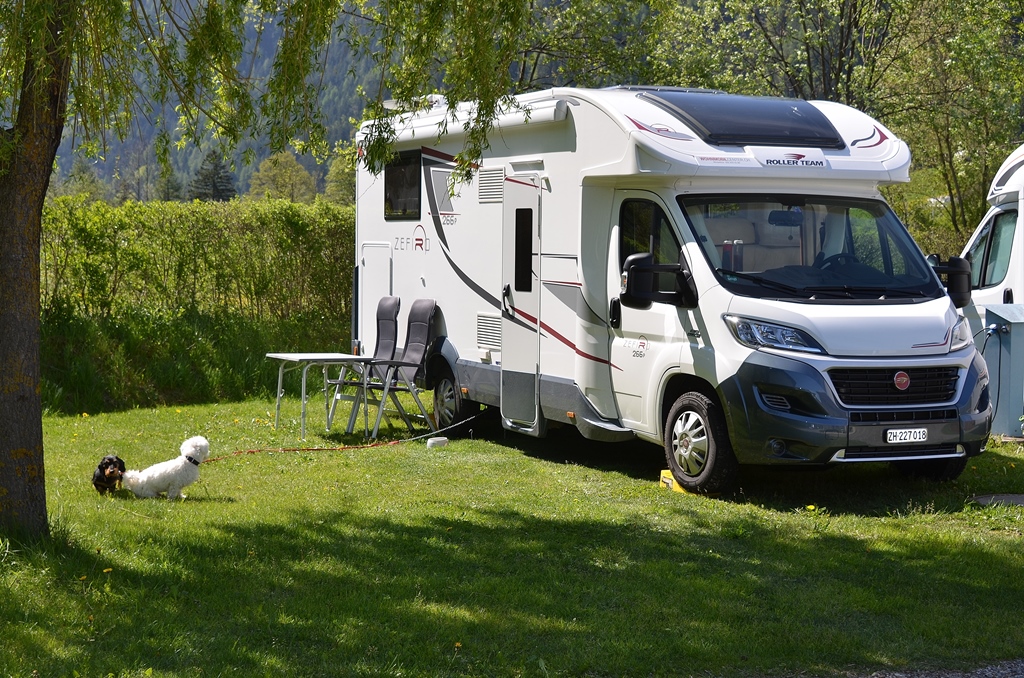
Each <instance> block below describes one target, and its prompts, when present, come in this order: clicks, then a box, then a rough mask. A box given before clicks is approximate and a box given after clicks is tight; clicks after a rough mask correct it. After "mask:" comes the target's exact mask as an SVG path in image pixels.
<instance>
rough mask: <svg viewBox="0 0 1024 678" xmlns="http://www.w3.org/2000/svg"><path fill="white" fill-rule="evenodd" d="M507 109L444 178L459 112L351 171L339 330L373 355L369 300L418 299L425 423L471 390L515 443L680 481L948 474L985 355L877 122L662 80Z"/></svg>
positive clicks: (433, 118)
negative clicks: (373, 167) (432, 303)
mask: <svg viewBox="0 0 1024 678" xmlns="http://www.w3.org/2000/svg"><path fill="white" fill-rule="evenodd" d="M518 102H519V106H518V107H517V108H516V109H515V110H510V111H509V112H508V113H507V114H506V115H503V116H501V117H500V118H499V119H498V121H497V125H496V127H495V129H494V130H493V132H492V134H491V136H490V137H489V144H490V147H489V149H488V150H487V151H486V153H485V155H484V157H483V158H482V159H481V161H480V163H479V166H478V167H476V169H475V171H474V175H473V178H472V181H471V182H470V183H468V184H462V185H458V186H454V187H453V188H454V190H453V191H452V190H450V188H451V186H450V178H451V175H452V170H453V167H454V163H455V155H456V154H457V153H458V152H459V151H460V150H461V148H462V145H463V142H464V137H463V136H462V135H463V132H462V122H461V121H463V120H466V119H468V116H469V115H470V113H471V111H472V106H471V105H468V104H467V105H460V107H459V109H458V112H457V114H458V116H459V121H457V122H450V123H449V124H447V125H446V126H445V125H444V123H445V114H446V107H445V106H444V105H438V106H436V107H434V108H432V109H430V110H424V111H423V112H420V113H417V114H414V115H409V116H405V117H402V118H400V119H398V120H397V126H396V129H397V132H398V137H397V143H396V151H397V154H396V156H395V158H394V160H393V162H391V163H390V164H389V165H388V166H387V168H386V169H384V171H383V172H382V173H381V174H380V175H373V174H371V173H370V172H368V171H367V170H366V168H365V167H361V168H360V170H359V172H358V175H357V184H356V192H357V196H358V198H357V210H356V257H357V262H356V263H357V267H358V270H357V274H356V275H357V277H356V288H357V317H356V319H355V323H354V325H355V326H354V337H355V338H356V340H357V342H359V343H360V344H361V345H362V346H373V343H374V336H373V333H374V311H375V308H376V304H377V301H378V300H379V299H380V298H381V297H382V296H383V295H388V294H391V295H396V296H399V297H401V299H402V300H403V302H404V303H403V308H407V305H406V304H408V303H410V302H411V301H412V300H414V299H416V298H421V297H429V298H433V299H435V300H436V302H437V305H438V308H439V309H440V317H439V318H438V322H437V327H436V332H435V333H436V336H437V339H436V341H435V342H434V344H433V347H432V350H431V352H430V354H431V358H430V360H429V362H428V363H427V368H426V370H425V374H422V375H421V378H422V379H423V381H424V382H426V385H427V386H429V387H433V388H434V401H435V411H436V412H437V413H438V417H439V419H440V420H441V424H442V425H448V424H450V423H457V422H459V421H461V420H462V419H464V418H465V417H466V416H468V415H469V414H470V413H472V412H474V411H476V409H477V408H478V404H484V405H488V406H494V407H497V408H499V409H500V413H501V418H502V421H503V423H504V426H505V427H506V428H508V429H511V430H515V431H520V432H523V433H526V434H529V435H535V436H541V435H544V433H545V431H546V429H547V427H548V426H549V425H551V424H561V425H572V426H575V427H576V428H577V429H578V430H579V432H580V433H581V434H582V435H583V436H584V437H586V438H589V439H595V440H604V441H619V440H626V439H631V438H634V437H639V438H641V439H643V440H647V441H650V442H653V443H656V444H659V445H663V446H664V448H665V452H666V458H667V461H668V464H669V466H670V468H671V469H672V472H673V474H674V476H675V478H676V479H677V480H678V481H679V483H680V484H681V485H682V486H683V487H685V488H687V489H690V490H693V491H700V492H717V491H721V490H723V489H726V488H728V487H729V486H730V485H732V484H733V483H734V481H735V480H736V477H737V472H738V465H739V464H782V465H790V466H794V467H796V466H811V465H827V464H844V463H853V462H878V461H883V462H893V463H895V464H896V465H897V466H898V467H900V468H901V469H902V470H904V471H905V472H907V473H910V474H913V475H919V476H925V477H932V478H937V479H944V478H951V477H955V476H956V475H958V474H959V473H960V472H961V471H962V470H963V468H964V465H965V463H966V462H965V460H966V458H967V457H969V456H972V455H976V454H980V453H981V452H982V451H983V450H984V445H985V442H986V440H987V437H988V432H989V425H990V416H991V406H990V404H989V398H988V376H987V372H986V368H985V363H984V361H983V360H982V359H981V357H980V356H979V354H978V353H977V351H976V350H975V347H974V344H973V342H972V338H971V333H970V331H968V328H967V325H966V324H965V323H964V322H962V319H961V317H960V316H959V315H958V313H957V306H956V305H954V303H953V301H952V300H951V296H950V295H947V292H946V290H945V289H944V288H943V286H942V283H941V281H940V278H939V276H938V275H937V273H936V271H935V270H933V268H932V267H930V266H929V265H928V264H927V262H926V261H925V259H924V257H923V256H922V254H921V252H920V250H919V249H918V248H917V246H916V245H915V244H914V242H913V240H912V239H911V238H910V236H909V234H908V233H907V231H906V229H905V228H904V227H903V225H902V224H901V223H900V222H899V220H898V219H897V218H896V216H895V215H894V214H893V212H892V211H891V210H890V208H889V207H888V206H887V205H886V204H885V202H883V200H882V198H881V196H880V194H879V191H878V187H879V185H880V184H885V183H888V182H896V181H906V180H907V179H908V167H909V164H910V152H909V150H908V149H907V146H906V145H905V144H904V143H903V142H902V141H900V140H899V139H897V138H896V137H895V135H893V133H892V132H890V131H889V130H888V129H886V128H885V127H883V126H882V125H881V124H879V123H878V122H876V121H875V120H873V119H871V118H870V117H868V116H866V115H864V114H862V113H860V112H858V111H856V110H853V109H850V108H848V107H845V106H842V105H839V104H834V103H828V102H807V101H799V100H786V99H774V98H762V97H744V96H734V95H727V94H723V93H721V92H708V91H694V90H683V89H676V88H658V87H619V88H612V89H603V90H586V89H570V88H566V89H553V90H549V91H544V92H536V93H532V94H527V95H522V96H520V97H519V98H518ZM442 127H443V128H444V129H445V131H444V132H443V133H441V132H440V131H439V130H441V129H442ZM955 259H956V258H952V259H951V260H950V263H949V265H948V266H945V267H941V271H942V272H944V273H946V274H947V275H948V277H949V283H950V290H951V292H950V294H951V295H952V296H953V297H955V298H956V299H957V304H959V305H962V304H964V303H966V302H967V299H968V292H967V291H966V287H967V286H966V279H967V274H966V273H965V271H964V268H965V267H966V263H965V262H959V261H956V260H955Z"/></svg>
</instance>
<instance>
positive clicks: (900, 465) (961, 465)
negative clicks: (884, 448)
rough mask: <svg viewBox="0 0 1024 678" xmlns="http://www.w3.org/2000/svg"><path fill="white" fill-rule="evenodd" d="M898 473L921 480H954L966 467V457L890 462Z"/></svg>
mask: <svg viewBox="0 0 1024 678" xmlns="http://www.w3.org/2000/svg"><path fill="white" fill-rule="evenodd" d="M892 464H893V466H895V467H896V468H897V469H898V470H899V472H900V473H902V474H903V475H904V476H906V477H908V478H921V479H922V480H934V481H937V482H941V481H944V480H956V479H957V478H959V477H960V474H961V473H963V472H964V469H965V468H967V457H954V458H953V459H922V460H920V461H918V460H909V461H894V462H892Z"/></svg>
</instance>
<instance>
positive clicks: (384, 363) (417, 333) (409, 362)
mask: <svg viewBox="0 0 1024 678" xmlns="http://www.w3.org/2000/svg"><path fill="white" fill-rule="evenodd" d="M436 310H437V304H436V302H435V301H434V300H433V299H417V300H416V301H414V302H412V307H411V308H410V309H409V322H408V325H407V327H406V333H405V348H403V349H402V355H401V358H400V359H398V360H395V359H390V360H372V361H371V362H370V369H371V370H372V371H373V373H374V375H378V376H379V375H381V374H383V376H382V377H381V378H380V379H379V382H372V383H370V384H368V389H369V390H371V391H376V390H380V391H381V394H380V399H379V400H378V408H377V421H376V423H375V424H374V426H373V436H372V437H374V438H376V437H377V431H378V430H379V429H380V420H381V418H382V417H383V416H384V408H385V404H386V403H387V401H388V398H390V399H391V402H392V404H394V406H395V409H396V410H397V411H398V414H399V416H400V417H401V418H402V421H404V422H405V425H406V426H407V427H408V428H409V432H410V433H412V432H413V425H412V421H410V419H409V415H408V414H407V413H406V411H405V408H404V407H402V403H401V402H400V401H399V399H398V394H399V393H403V392H404V393H409V394H411V395H412V399H413V401H415V403H416V405H417V407H419V410H420V414H421V415H422V419H423V421H425V422H426V424H427V426H429V427H430V430H431V431H436V430H437V426H435V425H434V420H433V418H432V417H431V416H430V415H429V414H427V410H426V408H425V407H424V406H423V401H421V400H420V395H419V394H420V392H421V389H420V388H419V386H418V385H417V384H418V383H422V382H423V377H424V376H425V371H426V366H425V365H424V359H425V358H426V356H427V347H428V346H429V345H430V340H431V339H432V338H433V325H434V312H435V311H436ZM418 418H419V417H418Z"/></svg>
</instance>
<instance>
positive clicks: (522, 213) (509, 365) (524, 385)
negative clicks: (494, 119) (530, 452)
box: [500, 175, 544, 435]
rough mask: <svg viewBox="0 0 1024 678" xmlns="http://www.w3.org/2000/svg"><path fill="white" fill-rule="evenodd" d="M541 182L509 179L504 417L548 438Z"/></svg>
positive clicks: (505, 215)
mask: <svg viewBox="0 0 1024 678" xmlns="http://www.w3.org/2000/svg"><path fill="white" fill-rule="evenodd" d="M540 247H541V180H540V177H538V176H537V175H513V176H510V177H506V179H505V200H504V208H503V213H502V267H501V284H502V290H501V385H500V389H501V391H500V392H501V408H500V409H501V417H502V422H503V424H504V425H505V427H506V428H510V429H515V430H517V431H519V432H522V433H527V434H532V435H543V432H544V425H543V419H542V417H541V413H540V339H541V335H540V325H541V307H540V296H541V295H540V292H541V285H540V281H541V271H540V264H541V256H540V252H541V249H540Z"/></svg>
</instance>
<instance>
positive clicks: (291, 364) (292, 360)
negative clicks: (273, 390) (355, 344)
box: [267, 353, 373, 439]
mask: <svg viewBox="0 0 1024 678" xmlns="http://www.w3.org/2000/svg"><path fill="white" fill-rule="evenodd" d="M267 357H268V358H270V359H271V360H279V361H281V364H280V366H279V367H278V369H277V411H276V413H275V415H274V428H275V429H276V428H277V425H278V422H279V421H280V419H281V396H283V395H284V387H283V385H284V373H285V372H288V371H290V370H297V369H299V368H300V367H301V368H302V418H301V422H302V424H301V437H302V438H303V439H305V437H306V401H307V396H306V378H307V376H308V374H309V368H310V367H312V366H314V365H317V366H319V367H320V368H321V370H322V371H323V377H324V393H327V391H328V387H327V369H328V368H330V367H341V368H342V369H343V370H348V369H351V370H354V371H356V372H357V373H358V374H360V375H363V376H362V380H363V382H364V385H365V379H366V377H365V374H366V370H365V366H366V364H367V363H369V362H370V361H371V360H373V358H372V357H371V356H365V355H354V354H352V353H268V354H267ZM342 378H344V374H342ZM361 390H362V391H363V394H362V396H363V397H362V400H363V402H362V406H363V408H364V409H365V407H366V398H365V388H363V389H361ZM358 400H359V398H358V397H356V398H353V403H352V413H351V415H350V416H349V423H348V428H347V430H346V431H345V432H346V433H351V432H352V429H353V427H354V424H355V420H356V414H357V412H358V408H359V406H360V403H359V402H358ZM325 414H326V416H327V430H330V427H331V419H332V415H333V412H332V405H331V399H329V398H328V399H327V403H326V413H325Z"/></svg>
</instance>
